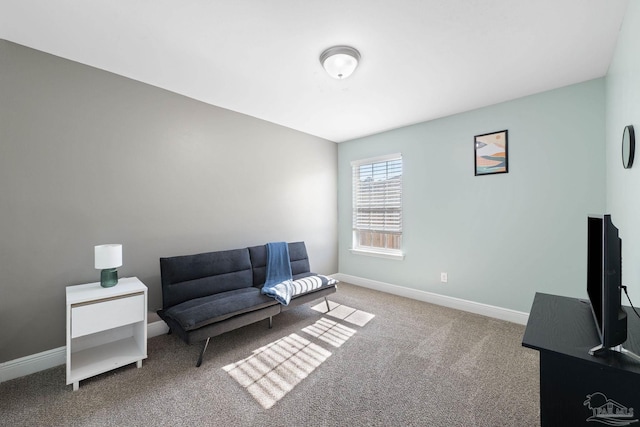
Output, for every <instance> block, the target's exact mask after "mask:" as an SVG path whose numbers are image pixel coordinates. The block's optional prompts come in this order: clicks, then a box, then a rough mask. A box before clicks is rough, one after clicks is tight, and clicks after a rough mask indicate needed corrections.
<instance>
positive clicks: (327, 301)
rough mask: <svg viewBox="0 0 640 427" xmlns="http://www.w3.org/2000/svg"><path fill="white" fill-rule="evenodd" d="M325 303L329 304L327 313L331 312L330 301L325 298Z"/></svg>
mask: <svg viewBox="0 0 640 427" xmlns="http://www.w3.org/2000/svg"><path fill="white" fill-rule="evenodd" d="M324 302H326V303H327V313H328V312H330V311H331V307H329V300H328V299H327V297H324Z"/></svg>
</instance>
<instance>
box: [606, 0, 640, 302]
mask: <svg viewBox="0 0 640 427" xmlns="http://www.w3.org/2000/svg"><path fill="white" fill-rule="evenodd" d="M606 82H607V103H606V106H607V135H606V141H607V209H608V211H609V212H610V213H611V218H612V220H613V223H614V224H615V225H616V227H618V229H619V230H620V237H621V238H622V282H623V283H624V284H626V285H628V286H629V294H630V297H631V301H633V303H634V304H636V306H637V305H638V304H640V303H639V302H638V301H640V192H638V188H640V2H633V1H632V2H629V6H628V8H627V13H626V15H625V18H624V23H623V26H622V28H621V30H620V34H619V36H618V43H617V44H616V51H615V54H614V57H613V61H612V62H611V66H610V67H609V72H608V74H607V79H606ZM626 125H634V129H635V134H636V155H635V162H634V165H633V167H632V168H631V169H624V168H623V167H622V161H621V145H620V143H621V141H622V131H623V129H624V127H625V126H626ZM623 300H624V302H625V304H628V302H627V301H626V297H624V296H623ZM630 314H631V313H630Z"/></svg>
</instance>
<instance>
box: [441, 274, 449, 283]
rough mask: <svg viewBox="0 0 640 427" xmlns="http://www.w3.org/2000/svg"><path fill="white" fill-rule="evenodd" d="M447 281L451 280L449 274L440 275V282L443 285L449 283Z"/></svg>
mask: <svg viewBox="0 0 640 427" xmlns="http://www.w3.org/2000/svg"><path fill="white" fill-rule="evenodd" d="M447 280H449V278H448V276H447V273H440V281H441V282H442V283H447Z"/></svg>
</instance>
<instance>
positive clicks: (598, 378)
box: [522, 293, 640, 427]
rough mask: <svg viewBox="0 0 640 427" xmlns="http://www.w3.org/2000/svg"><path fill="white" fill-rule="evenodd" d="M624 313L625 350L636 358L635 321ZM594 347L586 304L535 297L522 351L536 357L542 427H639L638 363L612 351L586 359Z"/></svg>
mask: <svg viewBox="0 0 640 427" xmlns="http://www.w3.org/2000/svg"><path fill="white" fill-rule="evenodd" d="M625 309H626V311H627V319H628V326H627V328H628V338H627V341H626V342H625V343H624V346H625V348H627V349H628V350H629V351H632V352H634V353H636V354H640V319H638V317H637V316H636V314H635V313H634V312H633V311H632V309H631V308H630V307H625ZM599 341H600V339H599V337H598V333H597V330H596V326H595V323H594V320H593V315H592V314H591V307H590V306H589V303H588V302H587V301H584V300H580V299H577V298H568V297H561V296H557V295H549V294H543V293H536V295H535V298H534V300H533V305H532V307H531V313H530V314H529V321H528V323H527V328H526V330H525V332H524V337H523V338H522V345H523V346H525V347H529V348H532V349H535V350H538V351H539V352H540V423H541V425H542V426H543V427H548V426H582V425H584V426H591V427H594V426H605V425H614V424H611V421H613V422H615V423H616V424H615V425H630V426H638V427H640V362H638V361H637V360H634V359H633V358H632V357H629V356H628V355H626V354H622V353H618V352H614V351H606V352H604V353H603V354H601V355H599V356H591V355H590V354H589V350H590V349H591V348H593V347H594V346H596V345H598V343H599ZM626 423H628V424H626Z"/></svg>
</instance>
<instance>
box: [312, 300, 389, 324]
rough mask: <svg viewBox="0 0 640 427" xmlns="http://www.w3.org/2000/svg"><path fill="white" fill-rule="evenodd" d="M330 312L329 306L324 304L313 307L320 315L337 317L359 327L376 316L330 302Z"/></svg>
mask: <svg viewBox="0 0 640 427" xmlns="http://www.w3.org/2000/svg"><path fill="white" fill-rule="evenodd" d="M329 307H330V308H331V310H330V311H327V305H326V304H325V303H324V302H321V303H319V304H316V305H314V306H313V307H311V308H312V309H313V310H315V311H319V312H320V313H324V314H326V315H328V316H331V317H335V318H336V319H340V320H344V321H346V322H349V323H353V324H354V325H357V326H364V325H366V324H367V323H369V321H370V320H371V319H373V318H374V317H376V316H375V314H371V313H367V312H366V311H362V310H358V309H356V308H352V307H347V306H346V305H342V304H338V303H335V302H333V301H329Z"/></svg>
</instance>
